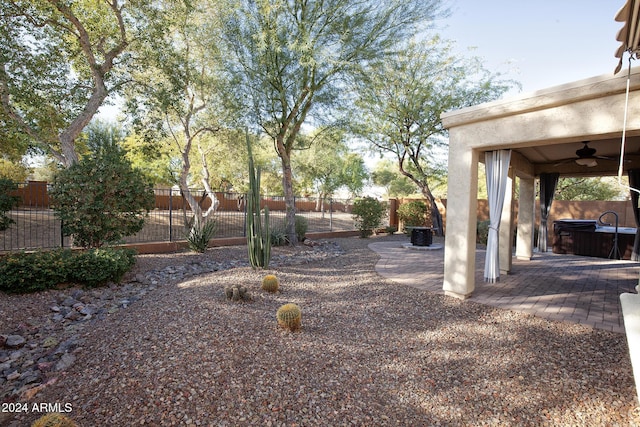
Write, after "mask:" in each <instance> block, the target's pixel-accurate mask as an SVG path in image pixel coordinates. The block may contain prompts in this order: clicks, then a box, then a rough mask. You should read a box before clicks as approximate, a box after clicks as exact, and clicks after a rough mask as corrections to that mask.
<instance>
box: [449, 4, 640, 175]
mask: <svg viewBox="0 0 640 427" xmlns="http://www.w3.org/2000/svg"><path fill="white" fill-rule="evenodd" d="M639 2H640V0H639ZM627 78H628V79H629V90H630V93H629V105H630V106H631V110H630V112H629V113H628V114H627V116H628V117H627V129H626V140H625V153H624V163H623V168H624V170H625V171H626V170H628V169H632V168H639V167H640V117H639V116H638V114H639V113H640V111H638V110H640V108H638V107H640V67H637V68H633V69H631V71H630V73H629V75H627V73H624V74H620V75H617V76H612V75H611V74H605V75H601V76H596V77H592V78H589V79H584V80H579V81H576V82H572V83H568V84H564V85H560V86H555V87H551V88H547V89H544V90H540V91H536V92H532V93H528V94H523V95H521V96H518V97H516V98H512V99H504V100H498V101H494V102H489V103H484V104H480V105H476V106H472V107H468V108H463V109H460V110H455V111H451V112H447V113H444V114H443V115H442V121H443V124H444V126H445V127H446V128H447V129H449V132H450V144H451V145H457V144H463V145H466V146H467V148H469V149H472V150H478V151H479V152H484V151H491V150H496V149H504V148H509V149H511V150H512V151H513V152H514V153H515V156H516V158H517V159H520V163H521V164H522V167H521V168H520V171H521V172H524V171H526V174H528V175H533V176H539V175H540V174H541V173H551V172H558V173H560V175H561V176H605V175H616V174H617V172H618V167H619V160H620V154H621V146H622V140H621V137H622V125H623V122H624V115H625V96H626V95H625V94H626V85H627ZM587 141H588V145H589V147H590V148H594V149H595V150H596V156H597V157H598V158H597V159H596V160H597V166H594V167H587V166H582V165H579V164H577V163H576V162H575V161H574V160H575V159H577V158H578V156H577V155H576V150H579V149H581V148H583V147H584V142H587ZM481 157H482V156H481ZM480 160H481V161H482V158H480Z"/></svg>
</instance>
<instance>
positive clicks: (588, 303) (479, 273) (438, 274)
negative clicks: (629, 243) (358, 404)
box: [369, 241, 640, 333]
mask: <svg viewBox="0 0 640 427" xmlns="http://www.w3.org/2000/svg"><path fill="white" fill-rule="evenodd" d="M402 243H403V242H400V241H388V242H374V243H371V244H369V248H370V249H372V250H373V251H375V252H377V253H378V254H379V255H380V257H381V258H380V260H379V261H378V263H377V264H376V271H377V272H378V273H379V274H380V275H381V276H383V277H385V278H387V279H389V280H391V281H393V282H396V283H400V284H403V285H407V286H413V287H415V288H418V289H422V290H425V291H429V292H437V293H442V292H443V291H442V281H443V275H444V250H437V251H415V250H410V249H407V248H403V247H402ZM484 258H485V251H484V250H478V251H476V289H475V291H474V292H473V294H472V295H471V298H470V300H471V301H475V302H478V303H481V304H485V305H489V306H492V307H498V308H502V309H507V310H514V311H521V312H525V313H529V314H532V315H534V316H538V317H543V318H546V319H550V320H556V321H566V322H571V323H579V324H583V325H587V326H590V327H593V328H596V329H604V330H607V331H612V332H618V333H624V324H623V320H622V310H621V307H620V298H619V296H620V294H621V293H624V292H632V293H635V286H636V285H637V284H638V282H639V278H640V276H639V274H640V263H637V262H631V261H619V260H610V259H605V258H593V257H582V256H576V255H558V254H553V253H551V252H547V253H536V254H535V255H534V257H533V259H532V260H530V261H522V260H517V259H515V258H514V259H513V265H512V269H511V272H510V273H509V274H508V275H501V276H500V279H499V281H498V282H496V283H486V282H484V279H483V270H484Z"/></svg>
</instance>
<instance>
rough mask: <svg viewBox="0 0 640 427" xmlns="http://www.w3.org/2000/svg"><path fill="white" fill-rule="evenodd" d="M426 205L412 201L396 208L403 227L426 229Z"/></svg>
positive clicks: (418, 201)
mask: <svg viewBox="0 0 640 427" xmlns="http://www.w3.org/2000/svg"><path fill="white" fill-rule="evenodd" d="M427 210H428V208H427V205H426V204H425V203H424V202H422V201H420V200H412V201H411V202H409V203H403V204H402V205H400V207H399V208H398V219H399V220H400V221H402V223H403V224H404V227H405V230H403V231H405V232H406V227H411V226H416V227H426V226H427V225H428V222H427Z"/></svg>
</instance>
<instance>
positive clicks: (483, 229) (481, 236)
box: [476, 221, 491, 245]
mask: <svg viewBox="0 0 640 427" xmlns="http://www.w3.org/2000/svg"><path fill="white" fill-rule="evenodd" d="M490 224H491V222H490V221H478V225H477V229H476V230H477V231H476V243H478V244H480V245H486V244H487V239H488V238H489V225H490Z"/></svg>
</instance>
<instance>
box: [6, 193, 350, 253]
mask: <svg viewBox="0 0 640 427" xmlns="http://www.w3.org/2000/svg"><path fill="white" fill-rule="evenodd" d="M47 188H48V184H47V183H45V182H37V181H30V182H29V183H25V184H19V185H18V190H17V191H16V195H17V196H19V198H20V203H19V205H18V207H16V208H15V209H13V210H12V211H10V212H8V216H9V217H10V218H11V219H12V220H13V221H14V223H13V224H11V226H10V227H9V228H8V229H7V230H5V231H0V251H16V250H33V249H49V248H55V247H68V246H69V245H70V239H69V238H68V237H66V236H63V234H62V231H61V230H62V224H61V222H60V220H59V219H58V218H57V217H56V215H55V213H54V211H53V209H51V208H50V205H49V196H48V191H47ZM155 193H156V208H155V209H154V210H152V211H151V212H150V213H149V217H148V218H147V220H146V222H145V226H144V228H143V229H142V230H141V231H140V232H138V233H137V234H135V235H133V236H130V237H127V238H126V239H125V242H126V243H150V242H171V241H179V240H184V239H185V232H186V224H187V223H188V221H190V220H191V218H192V217H193V214H192V212H191V210H190V209H189V208H188V205H187V204H186V203H185V201H184V199H183V198H182V196H181V194H180V191H179V190H174V189H157V190H155ZM193 193H194V195H195V196H196V198H198V199H199V200H200V201H201V206H202V207H203V208H204V209H207V208H208V207H209V206H210V199H209V198H207V197H205V194H204V192H203V191H202V190H194V192H193ZM215 198H216V200H217V205H218V206H217V208H216V210H215V212H214V213H213V219H214V220H215V221H216V222H217V225H218V227H217V233H216V236H215V237H220V238H221V237H244V236H245V235H246V234H245V233H246V225H245V224H246V203H245V200H246V197H245V195H244V194H240V193H223V192H217V193H215ZM261 205H262V206H263V207H264V206H268V207H269V215H270V219H271V221H270V225H271V228H272V229H284V227H285V205H284V197H282V196H271V197H264V198H263V199H262V203H261ZM296 215H301V216H303V217H305V218H306V219H307V222H308V230H307V231H308V232H328V231H350V230H354V229H355V226H354V222H353V218H352V216H351V203H350V201H348V200H340V199H326V200H317V199H315V198H303V197H298V198H296Z"/></svg>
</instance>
